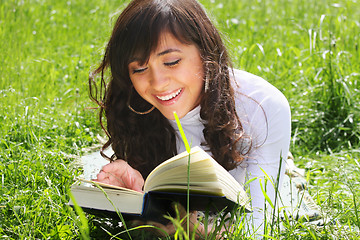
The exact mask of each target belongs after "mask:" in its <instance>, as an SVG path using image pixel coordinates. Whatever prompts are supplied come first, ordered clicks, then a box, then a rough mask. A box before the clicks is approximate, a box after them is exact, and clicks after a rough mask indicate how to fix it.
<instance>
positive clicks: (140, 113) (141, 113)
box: [126, 87, 155, 115]
mask: <svg viewBox="0 0 360 240" xmlns="http://www.w3.org/2000/svg"><path fill="white" fill-rule="evenodd" d="M133 88H134V87H131V89H130V94H129V98H128V101H127V103H126V105H127V107H128V108H129V109H130V110H131V111H132V112H134V113H136V114H139V115H145V114H148V113H150V112H151V111H152V110H154V109H155V107H154V106H152V107H151V108H150V109H149V110H147V111H145V112H138V111H136V110H135V109H133V108H132V107H131V106H130V99H131V93H132V91H133Z"/></svg>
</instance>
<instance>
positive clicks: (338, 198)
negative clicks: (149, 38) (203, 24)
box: [0, 0, 360, 239]
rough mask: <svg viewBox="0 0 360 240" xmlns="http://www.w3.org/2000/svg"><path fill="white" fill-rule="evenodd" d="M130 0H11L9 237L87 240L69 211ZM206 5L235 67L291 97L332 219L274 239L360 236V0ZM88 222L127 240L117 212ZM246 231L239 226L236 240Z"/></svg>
mask: <svg viewBox="0 0 360 240" xmlns="http://www.w3.org/2000/svg"><path fill="white" fill-rule="evenodd" d="M126 2H127V1H105V0H104V1H93V0H90V1H86V3H85V2H81V1H70V0H69V1H53V0H49V1H40V0H38V1H35V0H34V1H29V0H24V1H16V0H15V1H0V3H1V4H0V54H1V60H2V64H0V73H1V74H0V105H1V108H0V123H1V124H0V134H1V137H0V161H1V164H0V184H1V189H0V216H1V217H0V238H5V239H6V238H9V239H24V238H31V239H32V238H38V239H46V238H55V239H71V238H79V236H80V235H81V234H83V235H82V236H83V237H85V238H86V236H87V235H86V234H87V233H86V231H85V232H84V231H82V229H83V228H82V227H81V226H82V225H81V221H80V218H79V216H78V215H77V214H76V213H75V212H74V211H73V210H72V209H70V208H68V207H67V206H66V203H67V201H68V199H69V197H68V196H67V191H68V189H69V186H70V184H71V183H72V179H73V177H74V176H76V175H78V174H79V172H80V171H79V170H77V169H74V168H73V167H72V164H71V163H72V161H73V157H74V156H80V155H81V154H82V153H83V148H87V147H89V146H92V145H94V144H96V143H97V142H98V140H97V139H96V135H97V134H99V133H101V131H100V128H99V126H98V123H97V117H96V111H95V110H92V109H89V108H91V107H94V105H93V104H92V103H91V102H90V101H89V98H88V89H87V78H88V74H89V72H90V70H91V69H93V68H94V66H96V64H97V63H99V61H100V60H101V55H102V52H103V48H104V45H105V43H106V41H107V39H108V38H109V34H110V32H111V27H112V24H113V22H114V18H115V16H116V15H117V12H119V11H120V10H121V9H122V8H123V7H124V5H125V3H126ZM201 2H202V3H203V4H204V5H205V7H206V8H207V10H208V12H209V14H210V15H211V16H212V18H213V19H214V20H215V21H216V25H217V26H218V27H219V29H220V30H221V31H222V32H223V35H224V38H225V39H226V42H227V45H228V46H229V50H230V52H231V55H232V59H233V63H234V66H235V67H238V68H241V69H244V70H247V71H250V72H252V73H255V74H257V75H259V76H261V77H263V78H265V79H267V80H268V81H270V82H271V83H272V84H274V85H275V86H276V87H278V88H279V89H280V90H281V91H282V92H283V93H284V94H285V96H286V97H287V98H288V99H289V102H290V105H291V110H292V118H293V125H292V126H293V132H292V143H291V151H292V152H293V153H294V155H295V159H296V161H297V162H296V163H297V165H299V166H301V167H304V168H306V169H307V180H308V182H309V192H310V194H311V195H312V196H313V197H314V199H315V201H316V202H317V204H318V205H319V206H320V207H321V209H322V211H323V212H324V214H326V216H327V217H328V218H327V219H328V221H327V222H326V223H325V226H313V225H309V224H307V223H306V222H305V223H304V222H301V221H299V222H296V221H295V222H289V223H287V224H284V228H282V230H281V231H280V230H278V228H276V229H277V230H276V231H275V232H273V235H272V237H274V238H280V237H283V238H286V239H300V238H309V239H314V238H323V239H327V238H348V239H356V238H357V237H359V231H358V229H357V228H356V227H360V213H359V210H358V209H360V207H359V205H360V203H359V199H360V195H359V190H360V189H359V181H360V174H359V168H360V165H359V155H360V153H359V151H358V149H359V138H360V121H359V120H360V119H359V118H360V105H359V103H360V97H359V89H360V86H359V82H360V71H359V69H360V53H359V44H360V40H359V38H360V21H359V16H360V6H359V4H358V2H357V1H355V0H341V1H336V2H333V1H329V0H320V1H310V0H306V1H300V0H289V1H285V0H277V1H260V0H259V1H246V0H226V1H225V0H223V1H219V0H211V1H210V0H209V1H205V0H202V1H201ZM241 224H243V223H241V221H240V220H239V222H238V226H242V225H241ZM278 225H279V224H278ZM88 228H89V229H88V230H89V234H90V236H92V237H95V238H106V237H108V238H110V237H109V236H110V235H112V236H116V237H119V238H126V236H127V234H121V235H117V234H118V233H119V232H121V231H123V229H122V228H121V227H119V226H118V224H117V223H116V222H114V221H112V220H110V219H109V220H104V219H97V218H93V217H91V216H88ZM241 229H243V228H241V227H240V228H238V229H237V230H235V231H234V232H229V234H228V235H229V236H230V239H231V238H233V239H237V238H239V237H240V236H241V235H242V234H243V230H241ZM135 232H136V231H135V230H134V231H131V233H134V234H135ZM138 232H140V231H138ZM181 234H186V232H181V231H180V232H179V236H180V235H181ZM138 236H141V237H142V238H145V237H146V234H145V233H138ZM269 237H270V236H269ZM134 239H135V238H134Z"/></svg>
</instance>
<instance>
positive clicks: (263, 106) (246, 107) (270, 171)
mask: <svg viewBox="0 0 360 240" xmlns="http://www.w3.org/2000/svg"><path fill="white" fill-rule="evenodd" d="M235 77H236V79H237V80H239V85H240V86H244V87H243V88H241V87H240V90H239V91H240V92H241V93H242V94H243V95H245V96H243V95H239V96H238V97H237V99H236V102H237V103H236V104H237V111H238V115H239V118H240V120H241V122H242V124H243V125H244V130H245V132H246V133H247V134H249V135H250V136H251V138H252V141H253V144H254V147H253V149H252V150H251V153H250V154H249V156H247V158H246V159H245V161H244V162H243V163H242V164H241V165H240V166H239V167H238V169H236V170H232V174H233V175H234V176H235V178H237V179H238V181H239V179H240V178H241V176H240V175H242V176H243V175H244V174H243V173H244V171H242V170H245V169H246V172H247V174H246V178H247V180H250V179H253V178H257V179H256V180H254V181H252V182H251V183H250V184H249V187H250V194H251V199H252V207H253V210H254V212H253V218H252V219H253V221H254V222H249V224H248V226H249V227H250V228H253V229H249V230H250V231H253V230H255V231H256V230H257V229H259V230H258V233H261V232H262V229H263V222H264V218H265V214H270V213H272V211H273V209H269V208H270V206H269V205H267V206H268V207H267V211H266V212H265V211H264V208H265V197H264V194H263V191H262V189H261V184H262V185H263V189H266V194H267V195H268V196H269V198H270V200H271V202H272V203H273V204H275V194H276V191H277V190H276V189H275V187H276V183H277V180H278V183H277V185H278V186H281V183H282V178H283V175H284V172H285V161H286V158H287V155H288V151H289V145H290V135H291V114H290V107H289V104H288V101H287V99H286V98H285V96H284V95H283V94H282V93H281V92H280V91H279V90H277V89H276V88H275V87H273V86H272V85H271V84H270V83H268V82H266V81H265V80H263V79H261V78H259V77H257V76H254V75H252V74H249V73H245V72H242V71H237V72H236V74H235ZM264 172H265V173H266V174H265V173H264ZM266 175H267V176H269V178H270V179H271V180H272V183H271V182H270V181H267V184H266V186H265V181H264V180H265V178H267V177H266ZM274 185H275V186H274ZM249 220H251V219H250V218H249Z"/></svg>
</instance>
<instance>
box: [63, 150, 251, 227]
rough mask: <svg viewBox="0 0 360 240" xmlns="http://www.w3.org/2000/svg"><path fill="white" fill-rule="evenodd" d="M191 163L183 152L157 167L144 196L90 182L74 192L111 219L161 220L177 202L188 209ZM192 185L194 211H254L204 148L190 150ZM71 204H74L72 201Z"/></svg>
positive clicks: (80, 184) (89, 208)
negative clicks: (123, 216)
mask: <svg viewBox="0 0 360 240" xmlns="http://www.w3.org/2000/svg"><path fill="white" fill-rule="evenodd" d="M188 161H189V153H188V152H183V153H181V154H178V155H176V156H174V157H172V158H170V159H168V160H166V161H165V162H163V163H162V164H160V165H159V166H157V167H156V168H155V169H154V170H153V171H152V172H151V173H150V174H149V176H148V177H147V179H146V180H145V184H144V193H140V192H136V191H133V190H130V189H126V188H122V187H117V186H112V185H108V184H104V183H96V184H97V185H98V186H101V187H102V189H100V188H99V187H96V186H94V185H96V184H91V183H93V182H91V181H87V180H79V181H78V182H77V183H75V184H73V185H72V187H71V193H72V194H73V196H74V199H75V202H76V203H77V204H78V205H79V206H81V207H82V208H83V209H84V210H85V211H90V212H92V213H96V212H97V213H98V212H105V213H106V214H107V216H109V215H108V214H111V213H113V214H114V213H115V214H116V211H119V212H121V213H123V214H130V215H135V216H140V217H143V218H145V219H149V220H156V221H159V218H161V216H163V215H166V214H172V213H173V209H172V207H171V205H172V203H173V202H179V203H180V204H182V205H183V206H184V207H185V206H187V189H188V176H187V172H188ZM189 182H190V184H189V193H190V194H189V195H190V198H189V199H190V200H189V205H190V209H191V210H203V211H207V210H209V211H216V212H220V211H222V210H224V209H226V210H227V211H231V210H232V209H233V208H235V207H242V208H243V209H245V210H246V211H249V210H250V206H249V198H248V197H247V195H246V192H245V191H244V187H243V186H241V184H239V183H238V182H237V181H236V180H235V179H234V178H233V177H232V176H231V174H230V173H229V172H228V171H226V170H225V169H224V168H223V167H222V166H221V165H220V164H219V163H217V162H216V161H215V160H214V159H213V158H212V157H211V156H210V155H209V154H207V153H206V152H205V151H204V150H202V149H201V148H200V147H194V148H192V149H191V151H190V181H189ZM86 183H87V184H86ZM89 183H90V184H89ZM105 193H106V194H105ZM69 204H70V205H74V202H73V201H71V200H70V202H69ZM113 214H112V215H113Z"/></svg>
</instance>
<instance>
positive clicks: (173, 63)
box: [164, 59, 181, 67]
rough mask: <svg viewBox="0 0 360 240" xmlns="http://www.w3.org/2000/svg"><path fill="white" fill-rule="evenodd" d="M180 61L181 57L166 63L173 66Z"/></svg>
mask: <svg viewBox="0 0 360 240" xmlns="http://www.w3.org/2000/svg"><path fill="white" fill-rule="evenodd" d="M180 61H181V59H178V60H175V61H172V62H166V63H164V65H165V66H168V67H172V66H175V65H177V64H178V63H179V62H180Z"/></svg>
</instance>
